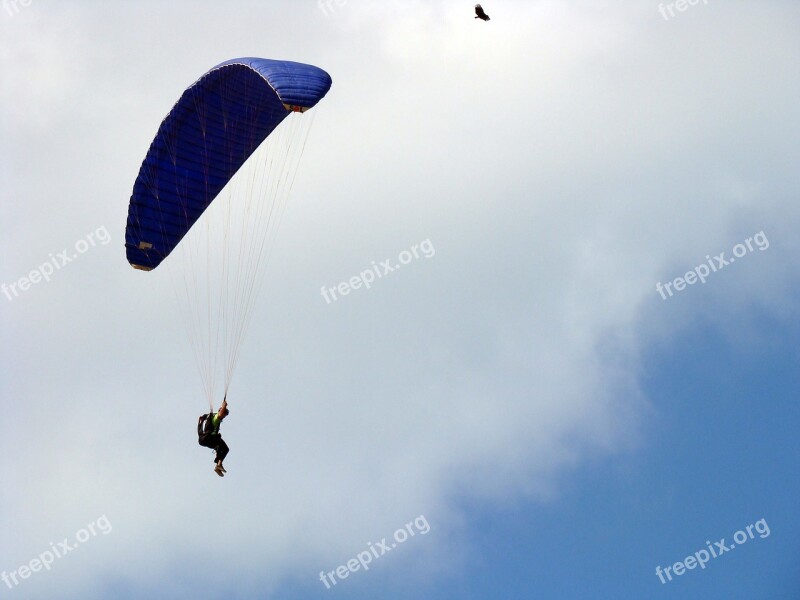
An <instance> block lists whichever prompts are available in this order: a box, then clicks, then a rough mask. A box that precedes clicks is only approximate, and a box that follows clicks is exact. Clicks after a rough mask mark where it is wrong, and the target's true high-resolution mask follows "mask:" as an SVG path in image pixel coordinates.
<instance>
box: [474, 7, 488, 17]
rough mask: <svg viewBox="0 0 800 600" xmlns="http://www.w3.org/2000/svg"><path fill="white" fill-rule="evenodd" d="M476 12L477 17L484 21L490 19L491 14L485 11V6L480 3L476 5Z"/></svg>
mask: <svg viewBox="0 0 800 600" xmlns="http://www.w3.org/2000/svg"><path fill="white" fill-rule="evenodd" d="M475 14H476V15H477V16H476V17H475V18H476V19H483V20H484V21H488V20H489V15H487V14H486V12H484V10H483V7H482V6H481V5H480V4H476V5H475Z"/></svg>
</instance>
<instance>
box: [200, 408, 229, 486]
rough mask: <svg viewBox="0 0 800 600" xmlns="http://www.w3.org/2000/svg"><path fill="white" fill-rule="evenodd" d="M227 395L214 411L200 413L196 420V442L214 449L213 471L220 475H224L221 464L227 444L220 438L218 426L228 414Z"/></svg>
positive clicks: (226, 451)
mask: <svg viewBox="0 0 800 600" xmlns="http://www.w3.org/2000/svg"><path fill="white" fill-rule="evenodd" d="M229 413H230V411H229V410H228V395H227V394H225V398H224V399H223V400H222V406H220V407H219V410H218V411H217V412H215V413H208V414H207V415H200V418H199V419H198V420H197V443H198V444H200V445H201V446H205V447H206V448H211V449H212V450H214V451H216V456H215V457H214V465H215V466H214V472H215V473H216V474H217V475H219V476H220V477H225V473H227V471H226V470H225V467H223V466H222V461H223V460H225V457H226V456H227V455H228V450H229V448H228V444H226V443H225V440H223V439H222V436H221V435H220V434H219V426H220V425H221V424H222V420H223V419H224V418H225V417H227V416H228V414H229Z"/></svg>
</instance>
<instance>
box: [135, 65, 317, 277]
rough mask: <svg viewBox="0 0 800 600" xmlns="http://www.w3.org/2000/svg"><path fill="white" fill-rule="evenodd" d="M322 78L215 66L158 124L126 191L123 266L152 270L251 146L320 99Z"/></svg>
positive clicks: (288, 69) (301, 68)
mask: <svg viewBox="0 0 800 600" xmlns="http://www.w3.org/2000/svg"><path fill="white" fill-rule="evenodd" d="M330 87H331V78H330V75H328V73H326V72H325V71H323V70H322V69H320V68H318V67H314V66H312V65H306V64H302V63H296V62H290V61H278V60H270V59H265V58H238V59H233V60H229V61H225V62H223V63H220V64H219V65H217V66H216V67H214V68H213V69H211V70H210V71H208V73H206V74H205V75H203V76H202V77H200V79H198V80H197V81H196V82H195V83H193V84H192V85H191V86H190V87H189V88H188V89H187V90H186V91H184V93H183V95H182V96H181V97H180V99H179V100H178V101H177V102H176V103H175V105H174V106H173V107H172V110H170V112H169V114H168V115H167V116H166V117H165V118H164V120H163V121H162V122H161V125H160V127H159V128H158V133H157V134H156V137H155V139H154V140H153V142H152V144H151V145H150V149H149V150H148V152H147V156H145V159H144V161H143V162H142V166H141V168H140V169H139V175H138V176H137V178H136V182H135V183H134V185H133V194H132V196H131V201H130V205H129V208H128V221H127V226H126V229H125V248H126V254H127V258H128V262H129V263H130V264H131V265H132V266H133V267H134V268H136V269H141V270H144V271H150V270H152V269H155V268H156V267H157V266H158V265H159V264H161V261H163V260H164V259H165V258H166V257H167V256H168V255H169V254H170V252H172V250H174V249H175V247H176V246H177V245H178V243H179V242H180V241H181V239H183V237H184V236H185V235H186V233H187V232H188V231H189V229H190V228H191V227H192V225H194V223H195V222H196V221H197V219H198V218H199V217H200V215H202V214H203V212H204V211H205V210H206V208H208V206H209V205H210V204H211V202H212V201H213V200H214V198H216V197H217V195H218V194H219V193H220V191H221V190H222V189H223V188H224V187H225V185H226V184H227V183H228V181H229V180H230V179H231V177H233V175H234V174H235V173H236V172H237V171H238V170H239V168H240V167H241V166H242V165H243V164H244V163H245V161H246V160H247V159H248V158H249V157H250V155H251V154H252V153H253V152H254V151H255V150H256V148H258V146H259V145H260V144H261V143H262V142H263V141H264V140H265V139H266V138H267V136H269V134H270V133H272V131H273V130H274V129H275V128H276V127H277V126H278V125H279V124H280V123H281V121H283V119H284V118H286V117H287V116H288V115H289V114H291V113H292V112H304V111H306V110H308V109H309V108H312V107H314V106H315V105H316V104H317V102H319V101H320V100H321V99H322V98H324V97H325V94H327V92H328V90H329V89H330Z"/></svg>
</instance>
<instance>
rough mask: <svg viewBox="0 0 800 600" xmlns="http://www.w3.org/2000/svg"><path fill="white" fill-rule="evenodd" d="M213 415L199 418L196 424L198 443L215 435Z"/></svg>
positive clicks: (209, 414)
mask: <svg viewBox="0 0 800 600" xmlns="http://www.w3.org/2000/svg"><path fill="white" fill-rule="evenodd" d="M213 417H214V413H208V414H207V415H203V416H201V417H200V420H199V421H198V423H197V438H198V441H203V440H205V439H206V438H207V437H208V436H210V435H213V434H215V433H217V432H216V431H214V421H213Z"/></svg>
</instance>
